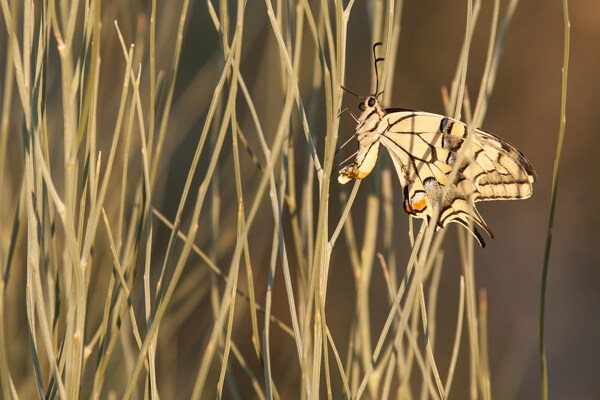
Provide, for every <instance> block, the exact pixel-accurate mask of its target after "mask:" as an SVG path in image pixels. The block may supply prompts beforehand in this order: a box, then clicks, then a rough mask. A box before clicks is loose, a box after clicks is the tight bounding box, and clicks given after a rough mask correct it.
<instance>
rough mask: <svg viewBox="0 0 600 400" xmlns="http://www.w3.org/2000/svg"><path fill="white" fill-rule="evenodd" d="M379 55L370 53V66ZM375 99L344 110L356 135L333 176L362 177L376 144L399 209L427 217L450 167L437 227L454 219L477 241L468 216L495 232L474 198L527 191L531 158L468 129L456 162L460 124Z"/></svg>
mask: <svg viewBox="0 0 600 400" xmlns="http://www.w3.org/2000/svg"><path fill="white" fill-rule="evenodd" d="M378 44H380V43H376V44H375V46H374V47H373V50H375V47H376V46H377V45H378ZM381 60H382V59H381V58H379V59H376V60H375V66H377V61H381ZM344 89H345V88H344ZM345 90H347V89H345ZM350 93H351V92H350ZM359 97H361V96H359ZM377 97H378V95H371V96H368V97H362V98H363V99H364V100H363V101H362V102H361V103H360V105H359V108H360V109H361V111H362V113H361V114H360V116H358V117H356V116H355V115H354V114H352V113H351V114H352V115H353V117H354V119H355V120H356V121H357V125H356V130H355V132H354V135H355V136H356V137H357V139H358V151H357V152H356V153H355V154H356V159H355V161H354V162H353V163H351V164H349V165H347V166H346V167H344V168H342V170H340V173H339V177H338V181H339V182H340V183H342V184H344V183H347V182H349V181H350V180H353V179H363V178H364V177H366V176H367V175H369V173H370V172H371V171H372V170H373V168H374V167H375V163H376V162H377V159H378V157H379V150H380V147H381V145H383V146H384V147H385V148H386V149H387V151H388V152H389V154H390V156H391V158H392V162H393V164H394V167H395V169H396V173H397V174H398V177H399V179H400V185H401V186H402V190H403V195H404V204H403V205H404V210H405V211H406V212H407V213H408V214H410V215H412V216H414V217H417V218H424V219H426V220H427V221H428V222H429V221H430V219H431V218H432V216H433V210H434V207H435V205H436V202H438V201H439V199H440V196H441V194H442V190H443V188H444V185H446V182H447V180H448V177H449V175H450V173H451V171H452V169H453V168H455V167H456V168H458V171H457V173H456V178H455V179H454V181H453V182H452V183H451V184H450V187H449V190H448V192H447V194H446V196H445V197H444V199H443V201H442V203H441V204H440V214H439V219H438V222H437V229H440V228H445V227H446V226H447V225H448V224H449V223H450V222H457V223H459V224H461V225H463V226H465V227H466V228H467V229H468V230H469V231H470V232H471V233H472V234H473V235H474V236H475V237H476V238H477V240H478V241H479V243H480V244H481V246H482V247H484V246H485V242H484V240H483V238H482V236H481V235H480V234H479V232H478V231H477V229H476V228H475V224H471V227H469V225H470V224H469V222H468V220H469V219H471V220H472V221H473V222H475V223H476V224H477V225H479V226H480V227H481V228H483V229H484V230H485V231H486V232H487V233H488V235H489V236H490V237H491V238H493V237H494V236H493V234H492V231H491V230H490V228H489V227H488V226H487V224H486V223H485V221H484V220H483V218H482V217H481V215H480V214H479V212H478V211H477V209H476V208H475V205H474V202H477V201H485V200H510V199H526V198H528V197H530V196H531V193H532V190H533V188H532V184H533V182H535V181H536V175H535V171H534V170H533V167H532V166H531V164H530V162H529V161H528V160H527V159H526V158H525V156H524V155H523V154H522V153H521V152H520V151H519V150H518V149H517V148H516V147H514V146H513V145H511V144H510V143H508V142H507V141H505V140H503V139H501V138H499V137H497V136H495V135H493V134H491V133H488V132H485V131H483V130H481V129H475V130H474V131H473V137H472V139H471V149H472V151H471V154H470V155H467V157H465V158H464V160H463V161H462V163H461V164H460V165H459V166H455V161H456V160H457V154H458V151H459V150H460V148H461V147H462V146H463V144H464V143H465V140H466V137H467V132H468V128H467V125H465V124H464V123H463V122H461V121H457V120H455V119H452V118H448V117H445V116H443V115H437V114H431V113H427V112H420V111H411V110H406V109H384V108H382V107H381V105H380V103H379V101H378V99H377ZM469 203H471V206H469Z"/></svg>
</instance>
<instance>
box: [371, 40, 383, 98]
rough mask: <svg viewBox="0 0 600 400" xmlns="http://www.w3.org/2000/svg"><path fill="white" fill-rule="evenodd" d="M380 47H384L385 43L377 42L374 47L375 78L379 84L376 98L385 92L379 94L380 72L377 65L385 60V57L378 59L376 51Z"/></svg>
mask: <svg viewBox="0 0 600 400" xmlns="http://www.w3.org/2000/svg"><path fill="white" fill-rule="evenodd" d="M378 46H383V43H381V42H377V43H375V44H374V45H373V59H374V60H375V63H374V64H375V78H376V79H377V84H376V85H375V97H378V96H379V95H381V93H383V91H382V92H380V93H378V92H377V91H378V90H379V70H378V68H377V63H378V62H379V61H384V60H385V59H384V58H383V57H377V52H376V49H377V47H378Z"/></svg>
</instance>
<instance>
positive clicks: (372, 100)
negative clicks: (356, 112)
mask: <svg viewBox="0 0 600 400" xmlns="http://www.w3.org/2000/svg"><path fill="white" fill-rule="evenodd" d="M367 105H368V106H369V107H373V106H374V105H375V97H369V100H367Z"/></svg>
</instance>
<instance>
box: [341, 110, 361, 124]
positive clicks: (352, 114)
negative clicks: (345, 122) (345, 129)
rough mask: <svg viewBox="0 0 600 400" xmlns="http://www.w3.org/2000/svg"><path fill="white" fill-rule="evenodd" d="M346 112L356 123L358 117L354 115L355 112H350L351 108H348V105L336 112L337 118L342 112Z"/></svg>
mask: <svg viewBox="0 0 600 400" xmlns="http://www.w3.org/2000/svg"><path fill="white" fill-rule="evenodd" d="M346 112H347V113H348V114H350V115H351V116H352V118H354V121H356V123H358V117H357V116H356V114H354V113H353V112H352V110H351V109H349V108H348V107H346V108H344V109H343V110H342V111H340V113H339V114H338V118H339V117H341V116H342V115H343V114H344V113H346Z"/></svg>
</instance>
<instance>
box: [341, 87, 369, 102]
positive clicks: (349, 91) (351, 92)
mask: <svg viewBox="0 0 600 400" xmlns="http://www.w3.org/2000/svg"><path fill="white" fill-rule="evenodd" d="M340 87H341V88H342V89H344V90H345V91H346V92H348V93H350V94H351V95H353V96H356V97H358V98H359V99H364V98H365V96H360V95H358V94H356V93H354V92H353V91H352V90H350V89H346V88H345V87H343V86H342V85H340Z"/></svg>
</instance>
